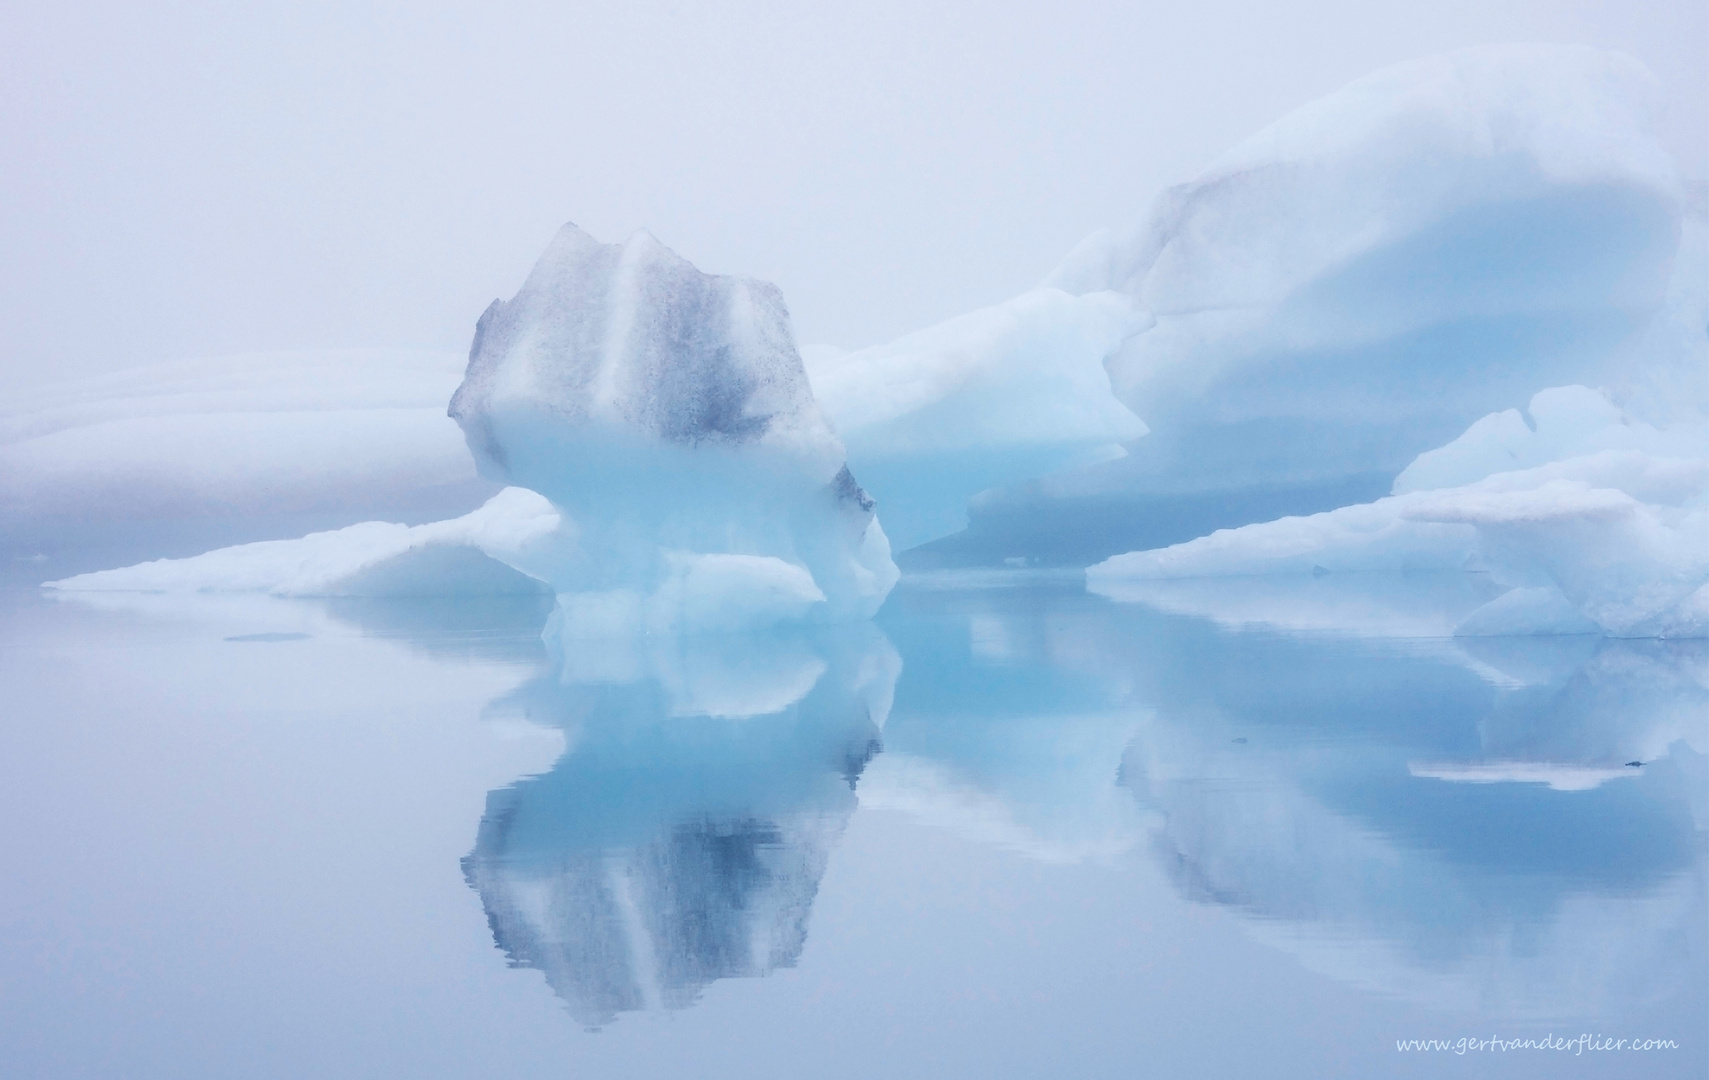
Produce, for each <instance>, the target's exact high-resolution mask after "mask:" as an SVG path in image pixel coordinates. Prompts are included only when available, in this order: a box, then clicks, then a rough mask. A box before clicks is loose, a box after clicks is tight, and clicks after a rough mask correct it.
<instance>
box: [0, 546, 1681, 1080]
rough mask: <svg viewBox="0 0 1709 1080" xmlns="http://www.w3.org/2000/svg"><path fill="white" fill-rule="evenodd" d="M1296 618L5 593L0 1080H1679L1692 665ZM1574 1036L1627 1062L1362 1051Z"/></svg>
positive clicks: (1387, 623) (1128, 607)
mask: <svg viewBox="0 0 1709 1080" xmlns="http://www.w3.org/2000/svg"><path fill="white" fill-rule="evenodd" d="M1335 587H1337V586H1336V583H1333V582H1327V581H1326V582H1321V583H1320V582H1310V581H1307V582H1303V583H1295V584H1294V585H1290V586H1288V588H1290V589H1294V590H1296V592H1297V591H1299V590H1313V589H1316V590H1319V591H1320V592H1321V593H1322V595H1313V596H1306V597H1303V598H1302V597H1301V596H1299V595H1272V594H1270V593H1266V592H1265V589H1266V588H1268V586H1262V585H1260V584H1258V583H1241V582H1223V583H1219V584H1217V585H1215V586H1202V587H1199V591H1198V592H1192V591H1191V590H1190V589H1189V590H1188V591H1187V592H1182V593H1179V594H1159V595H1156V596H1149V597H1135V598H1132V599H1131V601H1130V602H1114V601H1111V600H1108V599H1104V598H1101V597H1096V596H1090V595H1087V594H1086V592H1085V591H1084V589H1083V588H1082V586H1081V585H1080V583H1079V581H1078V580H1077V579H1075V578H1073V577H1062V578H1053V577H1049V576H1043V577H1040V576H1034V577H1023V576H1015V577H1012V578H1009V579H1002V578H996V577H986V578H980V577H978V576H975V575H963V576H961V577H959V578H955V577H939V578H936V579H930V578H926V579H914V580H911V581H909V582H905V583H904V584H903V586H902V587H901V588H899V589H898V591H897V593H896V594H895V595H894V596H893V597H892V599H891V601H890V603H889V604H888V605H887V606H886V608H885V610H884V611H883V612H882V613H881V614H880V617H879V619H878V620H877V622H876V623H875V624H874V625H870V626H864V627H855V628H846V629H844V630H840V631H837V632H823V633H817V634H775V635H769V636H764V637H757V638H726V639H719V640H710V641H689V642H683V641H668V640H667V641H657V640H643V641H641V642H636V643H628V644H613V643H603V644H602V643H586V642H570V643H557V644H556V645H555V647H552V648H549V647H548V646H547V645H546V644H544V643H543V642H542V641H541V638H540V627H541V624H542V622H543V620H544V615H545V612H544V611H543V610H542V609H541V608H540V606H539V605H538V604H537V603H535V602H533V601H515V602H508V601H506V602H496V601H495V602H479V603H462V604H457V603H441V602H411V601H394V602H389V603H381V602H355V601H343V602H310V601H295V602H292V601H277V600H271V599H265V598H253V597H250V598H221V597H206V598H198V599H172V598H168V597H148V596H106V597H93V598H90V599H88V600H82V601H77V600H56V599H54V598H52V597H51V596H48V595H39V594H37V593H35V592H33V591H30V590H18V591H14V592H12V593H10V594H8V595H7V596H6V597H5V598H4V607H3V609H0V686H3V687H4V694H3V701H4V712H5V715H4V723H3V725H0V830H3V833H0V853H3V854H4V858H5V864H6V870H7V872H6V875H5V880H6V884H5V887H4V890H3V891H0V945H3V948H4V959H3V960H0V1072H3V1073H4V1074H5V1075H6V1076H8V1077H17V1078H20V1080H22V1078H37V1077H41V1078H49V1077H51V1078H56V1080H59V1078H70V1077H85V1076H87V1077H222V1078H224V1077H293V1078H296V1077H306V1076H329V1077H390V1076H396V1077H412V1078H421V1077H489V1076H490V1077H518V1076H556V1077H562V1076H575V1077H601V1078H603V1077H613V1078H616V1077H741V1078H761V1077H815V1078H833V1077H843V1076H850V1077H861V1078H862V1080H870V1078H872V1077H887V1078H888V1077H981V1078H988V1077H995V1078H1001V1077H1145V1076H1193V1077H1200V1076H1203V1077H1255V1076H1264V1077H1302V1078H1304V1077H1340V1076H1345V1077H1380V1076H1437V1075H1456V1076H1460V1075H1465V1076H1471V1075H1477V1076H1538V1077H1542V1076H1548V1077H1559V1076H1586V1077H1590V1076H1653V1077H1702V1076H1705V1075H1709V1030H1706V1029H1709V954H1706V950H1705V937H1706V930H1709V926H1706V923H1709V906H1706V903H1705V896H1706V889H1705V881H1706V875H1705V840H1704V838H1705V836H1706V829H1709V768H1706V764H1705V758H1704V756H1703V753H1702V751H1703V750H1704V749H1705V748H1709V690H1706V689H1705V684H1706V682H1709V647H1706V645H1705V643H1702V642H1695V643H1678V642H1674V643H1668V642H1653V641H1647V642H1611V641H1597V640H1591V639H1582V638H1558V639H1532V640H1482V641H1466V640H1459V641H1456V640H1453V639H1450V638H1446V637H1444V636H1441V635H1440V633H1439V632H1438V629H1439V627H1440V626H1446V625H1451V624H1452V623H1451V619H1450V618H1449V616H1450V615H1451V614H1452V612H1451V611H1450V612H1448V614H1446V615H1445V614H1443V611H1442V610H1441V609H1445V608H1453V607H1454V606H1455V605H1456V604H1461V606H1464V604H1474V605H1475V603H1476V602H1479V598H1478V597H1477V596H1470V597H1466V598H1457V597H1458V592H1457V590H1458V591H1465V590H1467V589H1471V590H1472V591H1473V592H1475V591H1476V590H1475V587H1473V586H1470V585H1466V584H1464V583H1460V582H1448V583H1446V584H1444V583H1442V582H1426V583H1423V584H1419V583H1416V582H1413V583H1402V584H1400V585H1396V586H1393V588H1389V587H1387V586H1384V587H1382V588H1378V587H1374V586H1371V587H1365V586H1362V587H1360V588H1358V589H1354V590H1352V591H1351V592H1348V591H1345V590H1344V591H1343V592H1341V593H1334V592H1333V589H1334V588H1335ZM1385 588H1388V590H1389V591H1387V592H1385V591H1384V589H1385ZM1206 590H1209V592H1207V591H1206ZM1462 600H1463V603H1462ZM1350 611H1351V612H1352V613H1353V614H1352V616H1349V612H1350ZM1277 612H1283V613H1290V612H1291V613H1294V615H1293V616H1287V615H1283V616H1277V615H1276V614H1275V613H1277ZM1314 612H1315V613H1317V614H1318V615H1321V616H1322V618H1320V619H1316V620H1315V621H1314V618H1315V617H1314V615H1313V613H1314ZM1319 623H1321V624H1322V625H1319ZM1349 624H1351V625H1358V626H1361V627H1362V628H1363V629H1362V630H1361V632H1360V633H1347V632H1332V631H1330V630H1327V629H1324V627H1325V626H1329V625H1341V626H1345V625H1349ZM1694 748H1695V749H1694ZM1631 761H1638V762H1642V763H1643V764H1641V765H1628V764H1627V762H1631ZM1580 1034H1589V1035H1600V1036H1602V1037H1604V1038H1607V1039H1619V1038H1626V1039H1633V1038H1637V1039H1667V1040H1672V1041H1674V1042H1676V1043H1678V1044H1679V1045H1678V1047H1677V1048H1675V1049H1660V1050H1652V1051H1645V1052H1633V1051H1624V1052H1621V1051H1614V1050H1585V1051H1584V1052H1582V1053H1574V1052H1573V1051H1571V1050H1565V1051H1561V1050H1543V1051H1539V1050H1517V1049H1516V1050H1511V1051H1495V1050H1472V1051H1470V1052H1469V1053H1467V1054H1465V1055H1463V1056H1461V1055H1456V1054H1455V1053H1453V1052H1452V1051H1449V1052H1424V1053H1419V1052H1399V1051H1397V1050H1396V1041H1397V1040H1403V1039H1431V1038H1436V1039H1445V1040H1455V1041H1457V1040H1459V1039H1461V1038H1462V1037H1474V1038H1480V1039H1491V1038H1501V1039H1541V1038H1544V1037H1546V1036H1551V1035H1552V1036H1555V1037H1576V1036H1578V1035H1580Z"/></svg>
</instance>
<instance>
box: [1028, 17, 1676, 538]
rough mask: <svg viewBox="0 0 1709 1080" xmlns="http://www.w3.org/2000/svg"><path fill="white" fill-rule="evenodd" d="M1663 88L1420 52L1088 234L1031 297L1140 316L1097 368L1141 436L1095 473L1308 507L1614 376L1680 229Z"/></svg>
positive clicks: (1558, 57)
mask: <svg viewBox="0 0 1709 1080" xmlns="http://www.w3.org/2000/svg"><path fill="white" fill-rule="evenodd" d="M1658 97H1659V93H1658V90H1657V87H1656V85H1655V82H1654V80H1653V78H1652V77H1651V76H1650V75H1649V74H1648V72H1647V71H1646V70H1645V69H1644V68H1643V66H1642V65H1641V64H1639V63H1637V62H1636V61H1634V60H1631V59H1629V58H1626V57H1623V56H1619V55H1616V54H1612V53H1606V52H1600V51H1596V50H1593V49H1588V48H1581V47H1576V46H1511V47H1507V46H1504V47H1487V48H1477V49H1471V50H1466V51H1463V52H1457V53H1452V54H1448V55H1445V56H1437V57H1431V58H1427V59H1422V60H1417V61H1412V62H1410V63H1406V64H1402V65H1399V66H1397V67H1394V68H1390V69H1387V70H1384V71H1380V72H1377V73H1376V74H1373V75H1370V76H1367V77H1366V78H1363V79H1360V80H1358V81H1357V82H1355V83H1353V84H1351V85H1349V86H1347V87H1345V88H1344V89H1342V90H1339V91H1337V92H1336V93H1334V94H1331V95H1330V96H1328V97H1326V98H1324V99H1322V100H1319V101H1317V102H1314V103H1312V104H1310V105H1307V106H1305V107H1304V108H1301V109H1299V110H1297V111H1295V112H1294V113H1291V114H1289V115H1288V116H1286V117H1284V118H1283V119H1281V120H1279V121H1277V122H1276V123H1275V124H1273V125H1272V126H1270V127H1269V128H1267V129H1265V130H1264V131H1261V132H1259V133H1258V134H1257V135H1255V136H1253V137H1252V138H1250V139H1249V140H1247V141H1246V142H1245V143H1243V144H1241V145H1240V146H1238V147H1236V148H1235V149H1234V150H1232V151H1230V152H1229V153H1228V154H1227V155H1225V156H1224V157H1223V158H1222V159H1221V160H1220V161H1218V162H1217V163H1216V164H1215V165H1213V166H1212V167H1211V168H1210V169H1209V170H1208V171H1207V172H1205V173H1204V174H1203V175H1201V176H1200V177H1198V178H1197V179H1195V180H1193V181H1191V182H1188V183H1186V184H1183V185H1181V186H1179V187H1176V188H1173V189H1171V190H1169V191H1168V192H1166V193H1165V194H1164V195H1163V196H1162V197H1161V198H1160V200H1159V201H1158V202H1157V204H1156V206H1155V208H1154V209H1153V211H1152V213H1151V215H1150V216H1149V217H1148V218H1147V219H1146V220H1145V221H1143V222H1142V223H1141V224H1140V225H1139V226H1138V227H1136V228H1134V229H1133V230H1131V231H1128V232H1126V233H1104V234H1099V235H1097V236H1094V237H1091V238H1089V239H1088V240H1087V241H1085V242H1084V243H1082V244H1081V246H1080V247H1079V248H1077V249H1076V250H1075V251H1074V252H1073V253H1072V254H1071V255H1070V256H1069V257H1068V258H1067V260H1066V261H1065V262H1064V263H1063V264H1062V265H1061V266H1060V267H1059V268H1058V269H1057V270H1056V271H1055V272H1054V273H1053V274H1052V275H1051V276H1050V277H1049V278H1047V279H1046V284H1048V285H1053V286H1056V287H1058V288H1062V289H1065V290H1068V291H1070V292H1075V293H1090V292H1095V291H1098V290H1111V289H1114V290H1118V291H1121V292H1123V293H1125V294H1127V295H1129V296H1131V297H1133V298H1134V299H1135V301H1136V302H1137V304H1138V305H1139V306H1140V307H1141V308H1143V309H1145V310H1146V311H1148V312H1150V313H1151V314H1152V315H1154V316H1155V318H1156V324H1155V326H1153V327H1152V328H1151V329H1149V330H1146V331H1145V332H1143V333H1140V334H1138V335H1136V336H1134V337H1132V338H1131V339H1129V340H1128V341H1127V342H1126V343H1125V344H1123V345H1122V346H1121V347H1120V349H1119V350H1117V351H1116V352H1115V353H1114V355H1112V356H1111V358H1110V360H1109V363H1108V366H1109V371H1110V374H1111V379H1112V382H1113V385H1114V387H1115V392H1116V394H1117V395H1118V396H1119V397H1120V398H1121V399H1122V401H1124V402H1125V403H1126V404H1127V405H1128V406H1129V407H1131V408H1132V410H1133V411H1134V413H1135V414H1137V415H1138V416H1139V417H1141V418H1142V419H1143V420H1144V421H1145V423H1146V424H1147V425H1149V426H1150V428H1151V434H1150V435H1148V436H1147V437H1146V438H1145V439H1143V440H1141V441H1140V442H1138V443H1135V444H1134V445H1133V446H1132V447H1131V448H1130V449H1131V452H1132V456H1131V457H1130V459H1128V460H1127V461H1124V462H1121V463H1118V464H1115V465H1111V466H1108V467H1106V470H1105V475H1103V477H1102V479H1101V480H1100V481H1099V483H1101V484H1102V485H1103V487H1104V488H1107V489H1110V490H1117V489H1120V490H1126V491H1129V492H1150V493H1180V492H1194V491H1213V490H1214V491H1226V492H1241V491H1254V490H1265V489H1278V488H1290V489H1294V490H1298V491H1299V492H1301V496H1300V497H1301V498H1302V499H1307V501H1309V496H1310V492H1311V491H1312V490H1315V489H1314V488H1313V487H1312V486H1313V485H1316V486H1318V487H1324V486H1326V485H1327V486H1329V487H1333V486H1334V485H1335V484H1338V483H1341V484H1344V483H1346V482H1347V481H1348V480H1349V479H1350V478H1357V477H1360V476H1369V477H1373V478H1380V479H1382V480H1386V478H1388V477H1392V476H1394V475H1395V474H1396V473H1397V472H1399V471H1400V470H1401V469H1402V468H1404V467H1405V466H1406V465H1407V463H1408V462H1410V461H1411V460H1412V459H1413V458H1415V457H1416V456H1417V455H1418V454H1420V453H1421V452H1422V451H1425V450H1427V449H1429V448H1431V447H1434V446H1440V445H1441V444H1442V443H1444V442H1445V441H1447V440H1448V439H1449V438H1451V437H1453V436H1454V435H1455V434H1456V433H1458V432H1460V431H1463V430H1464V429H1465V428H1466V426H1467V425H1468V424H1470V423H1471V422H1472V421H1473V420H1475V419H1477V418H1478V417H1479V416H1482V415H1485V414H1488V413H1492V412H1496V411H1498V410H1501V409H1504V408H1507V407H1509V406H1512V405H1515V404H1518V403H1519V402H1522V401H1524V400H1525V399H1526V398H1527V397H1528V396H1529V395H1530V394H1531V393H1533V392H1534V391H1535V390H1536V389H1537V388H1539V387H1544V386H1556V385H1562V384H1568V383H1585V384H1589V385H1614V384H1616V383H1620V382H1622V381H1624V380H1625V378H1626V376H1627V375H1628V370H1627V368H1626V367H1625V366H1624V365H1625V363H1626V360H1627V359H1628V357H1627V354H1626V353H1624V352H1622V347H1623V346H1622V342H1625V341H1627V339H1628V338H1629V337H1630V335H1632V333H1633V332H1634V331H1635V330H1637V329H1638V328H1640V327H1642V326H1644V325H1645V324H1646V320H1649V319H1651V317H1652V316H1653V315H1654V314H1655V312H1656V311H1657V310H1658V309H1659V308H1660V307H1661V305H1662V304H1663V302H1664V300H1665V299H1666V298H1667V295H1668V281H1669V271H1670V267H1671V266H1672V265H1673V259H1674V253H1675V250H1676V247H1677V245H1678V241H1679V236H1680V215H1681V209H1682V205H1681V204H1682V195H1681V189H1680V186H1679V183H1678V181H1677V179H1676V177H1675V173H1674V168H1673V165H1672V163H1671V159H1670V158H1669V156H1668V155H1667V153H1666V152H1665V151H1664V150H1663V149H1662V147H1661V146H1660V144H1659V143H1658V141H1657V140H1656V137H1655V135H1654V130H1655V128H1654V117H1655V114H1656V113H1657V110H1658ZM1702 329H1703V327H1702V323H1701V322H1700V321H1699V322H1698V323H1697V324H1696V325H1695V330H1694V332H1695V333H1696V334H1697V335H1698V336H1699V337H1700V336H1701V334H1702ZM1682 332H1684V333H1686V336H1690V332H1691V331H1688V330H1687V331H1682ZM1246 520H1248V521H1250V520H1253V519H1252V518H1247V519H1246ZM1233 523H1239V522H1231V524H1233Z"/></svg>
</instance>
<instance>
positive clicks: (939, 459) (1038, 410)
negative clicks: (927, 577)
mask: <svg viewBox="0 0 1709 1080" xmlns="http://www.w3.org/2000/svg"><path fill="white" fill-rule="evenodd" d="M1149 324H1150V319H1149V318H1148V317H1147V316H1146V315H1145V314H1144V313H1143V312H1141V311H1139V310H1137V309H1136V308H1135V307H1134V306H1133V303H1132V301H1131V300H1129V299H1128V298H1127V297H1125V296H1122V295H1120V294H1117V293H1112V292H1100V293H1090V294H1088V295H1085V296H1069V295H1068V294H1067V293H1064V292H1062V291H1061V290H1059V289H1050V288H1045V289H1035V290H1033V291H1032V292H1028V293H1023V294H1022V295H1020V296H1017V297H1015V298H1014V299H1012V300H1010V301H1008V302H1007V303H1003V304H998V305H996V306H994V307H989V308H985V309H983V310H981V311H975V312H972V313H971V314H968V315H963V316H961V317H959V318H955V319H951V320H949V321H948V322H945V323H941V324H939V325H937V326H933V327H930V328H928V329H925V330H921V331H918V332H916V333H913V334H909V335H907V336H905V337H902V338H899V339H898V340H896V341H893V342H890V343H889V344H886V345H879V346H875V347H873V348H870V349H862V350H860V351H858V352H852V353H844V352H839V351H837V350H834V349H823V348H821V349H816V350H813V351H811V352H808V353H807V354H805V358H806V360H807V361H808V364H807V372H808V375H809V377H810V378H811V379H812V383H813V392H814V394H815V395H817V397H818V399H819V403H820V405H821V406H822V407H823V408H824V410H825V412H826V413H827V414H829V416H830V418H831V420H832V421H833V422H834V423H835V424H836V427H837V432H838V434H840V435H841V436H842V439H843V442H844V444H845V445H846V446H847V447H848V455H849V465H850V467H851V468H853V469H854V471H855V474H856V475H857V476H859V477H860V478H861V483H862V484H863V485H865V487H866V489H867V490H868V491H870V492H872V493H873V495H874V496H875V497H876V498H877V499H878V502H879V513H880V514H881V515H882V517H883V520H884V528H885V532H886V534H887V535H888V536H889V537H890V539H891V541H892V543H893V544H894V545H895V546H896V548H897V550H906V549H908V548H911V547H913V546H915V545H916V544H919V543H922V542H924V541H927V540H931V539H934V538H936V537H939V536H944V535H947V534H949V533H952V532H955V531H956V530H958V529H960V528H961V527H962V526H964V525H965V524H966V523H967V518H966V513H965V508H966V504H967V500H968V499H969V498H970V497H971V496H973V495H974V494H976V493H978V492H980V491H983V490H985V489H986V488H991V487H996V486H999V485H1004V484H1014V483H1018V482H1021V481H1024V480H1030V479H1033V478H1035V477H1039V476H1043V475H1045V474H1047V473H1051V472H1054V471H1056V470H1058V469H1063V468H1067V467H1070V466H1074V465H1083V464H1089V463H1091V462H1093V461H1097V460H1103V459H1108V458H1112V457H1120V456H1122V454H1123V453H1124V451H1123V450H1122V447H1121V444H1122V443H1124V442H1127V441H1130V440H1132V439H1136V438H1139V437H1140V436H1141V435H1143V434H1145V430H1146V429H1145V425H1144V424H1142V423H1141V422H1140V421H1139V419H1138V418H1137V417H1135V416H1134V415H1133V413H1132V412H1130V411H1129V410H1128V408H1127V407H1126V406H1125V405H1123V404H1122V403H1121V402H1119V401H1117V400H1116V399H1115V397H1114V395H1112V394H1111V392H1110V381H1109V376H1108V375H1107V374H1106V373H1105V371H1104V366H1103V364H1104V359H1105V358H1106V357H1107V356H1109V355H1110V354H1111V353H1113V352H1114V351H1115V350H1116V349H1117V347H1118V346H1120V345H1121V343H1122V341H1123V340H1125V339H1126V338H1128V337H1131V336H1132V335H1133V334H1135V333H1137V332H1139V331H1140V330H1141V329H1143V328H1145V327H1146V326H1148V325H1149Z"/></svg>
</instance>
